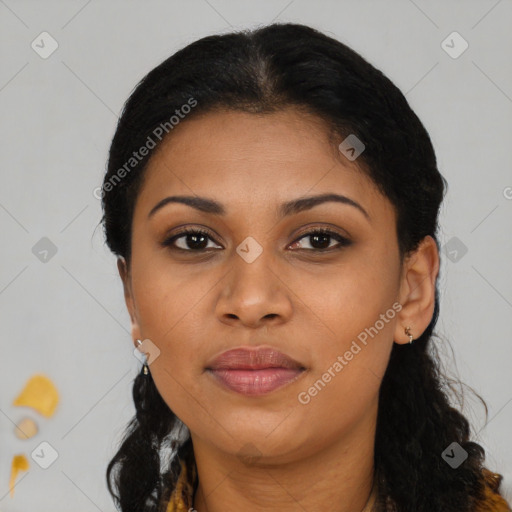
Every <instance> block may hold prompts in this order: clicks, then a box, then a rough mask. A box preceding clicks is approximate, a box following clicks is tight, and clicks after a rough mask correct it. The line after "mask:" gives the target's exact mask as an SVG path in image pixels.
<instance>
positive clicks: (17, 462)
mask: <svg viewBox="0 0 512 512" xmlns="http://www.w3.org/2000/svg"><path fill="white" fill-rule="evenodd" d="M29 467H30V464H29V463H28V459H27V458H26V457H25V455H15V456H14V457H13V458H12V465H11V479H10V480H9V492H10V494H11V498H12V497H13V496H14V482H15V481H16V477H17V476H18V473H19V472H20V471H28V468H29Z"/></svg>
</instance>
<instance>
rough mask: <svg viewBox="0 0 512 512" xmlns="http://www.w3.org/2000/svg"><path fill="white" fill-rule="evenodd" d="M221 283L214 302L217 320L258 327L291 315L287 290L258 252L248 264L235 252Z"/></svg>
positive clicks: (273, 323) (290, 304) (281, 320)
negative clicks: (230, 267)
mask: <svg viewBox="0 0 512 512" xmlns="http://www.w3.org/2000/svg"><path fill="white" fill-rule="evenodd" d="M222 282H223V288H222V290H221V293H220V296H219V298H218V300H217V304H216V315H217V317H218V318H219V320H220V321H221V322H223V323H226V324H229V325H236V324H239V325H243V326H245V327H250V328H258V327H264V326H270V325H279V324H282V323H284V322H286V321H288V320H289V319H290V317H291V314H292V309H293V308H292V303H291V300H290V291H289V289H288V288H287V286H286V284H285V283H284V281H283V280H282V278H281V276H279V275H278V273H277V271H276V269H273V268H271V266H270V262H269V260H268V259H266V258H265V257H264V256H263V254H261V255H260V256H259V257H258V258H257V259H256V260H255V261H253V262H252V263H247V262H246V261H244V260H243V259H242V258H240V257H239V256H238V255H236V256H235V261H234V264H233V266H232V269H231V272H229V273H228V274H227V275H226V276H225V278H224V280H223V281H222Z"/></svg>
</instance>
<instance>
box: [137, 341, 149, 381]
mask: <svg viewBox="0 0 512 512" xmlns="http://www.w3.org/2000/svg"><path fill="white" fill-rule="evenodd" d="M136 341H137V345H138V346H139V347H140V346H141V345H142V341H140V340H136ZM144 355H145V361H146V362H147V360H148V358H147V355H146V354H144ZM146 362H145V363H144V375H147V374H148V373H149V371H148V366H147V364H146Z"/></svg>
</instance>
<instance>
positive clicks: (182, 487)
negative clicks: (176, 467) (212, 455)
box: [166, 460, 197, 512]
mask: <svg viewBox="0 0 512 512" xmlns="http://www.w3.org/2000/svg"><path fill="white" fill-rule="evenodd" d="M196 478H197V471H196V465H195V464H193V466H192V468H191V470H190V473H189V472H188V471H187V465H186V464H185V461H183V460H182V461H181V473H180V476H179V478H178V482H177V484H176V488H175V489H174V490H173V492H172V494H171V499H170V500H169V504H168V505H167V511H166V512H188V510H189V509H190V508H192V502H193V497H194V485H195V482H196Z"/></svg>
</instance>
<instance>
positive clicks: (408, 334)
mask: <svg viewBox="0 0 512 512" xmlns="http://www.w3.org/2000/svg"><path fill="white" fill-rule="evenodd" d="M405 334H407V336H409V344H411V343H412V334H411V328H410V327H406V328H405Z"/></svg>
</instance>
